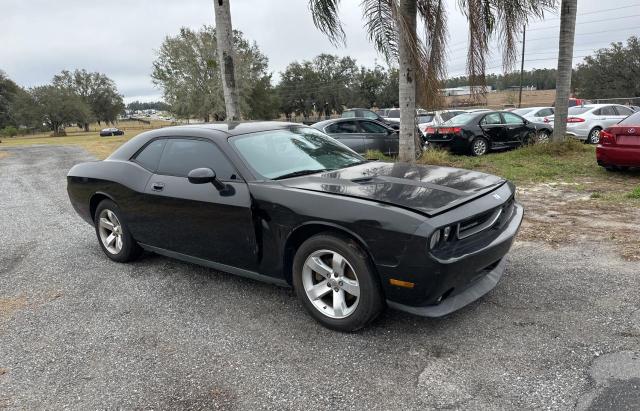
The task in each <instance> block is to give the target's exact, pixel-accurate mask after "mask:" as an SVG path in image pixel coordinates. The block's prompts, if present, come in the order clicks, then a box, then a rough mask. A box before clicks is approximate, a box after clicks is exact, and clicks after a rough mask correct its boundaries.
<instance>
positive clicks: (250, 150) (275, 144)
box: [230, 127, 366, 179]
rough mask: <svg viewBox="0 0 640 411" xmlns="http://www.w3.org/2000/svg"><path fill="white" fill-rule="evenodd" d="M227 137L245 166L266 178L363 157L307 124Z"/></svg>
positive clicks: (342, 164) (334, 166)
mask: <svg viewBox="0 0 640 411" xmlns="http://www.w3.org/2000/svg"><path fill="white" fill-rule="evenodd" d="M230 141H231V144H232V145H233V146H234V147H235V148H236V149H237V151H238V152H239V153H240V155H241V156H242V158H243V159H244V160H245V162H246V163H247V164H248V165H249V167H251V168H252V169H253V170H254V171H255V172H256V173H258V174H259V175H261V176H262V177H265V178H269V179H277V178H284V177H285V176H289V175H291V176H294V175H304V174H311V173H314V172H320V171H326V170H335V169H339V168H345V167H349V166H352V165H356V164H361V163H363V162H365V161H366V160H365V159H364V157H362V156H360V155H359V154H357V153H356V152H355V151H353V150H351V149H350V148H349V147H347V146H345V145H343V144H342V143H339V142H338V141H336V140H334V139H332V138H331V137H329V136H327V135H326V134H324V133H322V132H320V131H318V130H316V129H314V128H310V127H292V128H289V129H281V130H272V131H263V132H259V133H251V134H245V135H241V136H237V137H233V138H231V140H230Z"/></svg>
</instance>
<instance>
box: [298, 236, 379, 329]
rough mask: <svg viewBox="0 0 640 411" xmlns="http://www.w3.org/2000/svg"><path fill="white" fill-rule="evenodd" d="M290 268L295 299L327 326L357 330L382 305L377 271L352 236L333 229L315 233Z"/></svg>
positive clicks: (372, 316)
mask: <svg viewBox="0 0 640 411" xmlns="http://www.w3.org/2000/svg"><path fill="white" fill-rule="evenodd" d="M292 268H293V270H292V273H293V287H294V289H295V291H296V294H297V296H298V299H299V300H300V302H301V303H302V305H303V306H304V307H305V309H306V310H307V311H308V312H309V314H310V315H311V316H312V317H313V318H314V319H315V320H316V321H318V322H319V323H320V324H322V325H323V326H325V327H327V328H330V329H332V330H336V331H343V332H351V331H356V330H359V329H361V328H363V327H365V326H366V325H368V324H369V323H371V322H372V321H373V320H374V319H375V318H376V317H378V315H379V314H380V312H381V311H382V309H383V308H384V298H383V294H382V291H381V287H380V282H379V279H378V276H377V273H376V272H375V270H374V268H373V267H372V265H371V262H370V260H369V257H368V256H367V254H366V253H365V251H364V250H363V249H362V248H361V247H360V246H359V245H358V244H357V243H356V242H355V241H354V240H353V239H350V238H348V237H346V236H342V235H339V234H334V233H321V234H318V235H315V236H313V237H311V238H309V239H308V240H306V241H305V242H304V243H302V245H301V246H300V247H299V248H298V250H297V252H296V255H295V257H294V259H293V267H292Z"/></svg>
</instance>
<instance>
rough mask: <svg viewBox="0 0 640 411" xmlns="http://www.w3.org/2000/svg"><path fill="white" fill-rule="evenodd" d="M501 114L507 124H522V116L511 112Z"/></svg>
mask: <svg viewBox="0 0 640 411" xmlns="http://www.w3.org/2000/svg"><path fill="white" fill-rule="evenodd" d="M502 115H503V116H504V122H505V123H507V124H523V123H524V121H523V120H522V117H520V116H518V115H515V114H513V113H503V114H502ZM487 117H488V116H487Z"/></svg>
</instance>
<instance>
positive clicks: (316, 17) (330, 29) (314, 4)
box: [309, 0, 346, 46]
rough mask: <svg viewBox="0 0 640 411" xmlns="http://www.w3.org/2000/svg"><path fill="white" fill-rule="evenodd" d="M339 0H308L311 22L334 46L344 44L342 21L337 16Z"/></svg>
mask: <svg viewBox="0 0 640 411" xmlns="http://www.w3.org/2000/svg"><path fill="white" fill-rule="evenodd" d="M339 4H340V0H309V10H310V11H311V17H312V18H313V24H314V25H315V26H316V27H317V28H318V30H320V31H321V32H323V33H324V34H325V35H326V36H327V37H328V38H329V41H331V43H332V44H333V45H334V46H339V45H344V44H346V40H345V34H344V30H343V29H342V22H341V21H340V17H339V16H338V6H339Z"/></svg>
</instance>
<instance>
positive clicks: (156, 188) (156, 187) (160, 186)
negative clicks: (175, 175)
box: [151, 182, 164, 191]
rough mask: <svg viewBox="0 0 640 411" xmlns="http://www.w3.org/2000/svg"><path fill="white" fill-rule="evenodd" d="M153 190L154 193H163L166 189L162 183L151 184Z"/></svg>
mask: <svg viewBox="0 0 640 411" xmlns="http://www.w3.org/2000/svg"><path fill="white" fill-rule="evenodd" d="M151 189H152V190H153V191H162V190H163V189H164V183H161V182H157V183H151Z"/></svg>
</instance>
